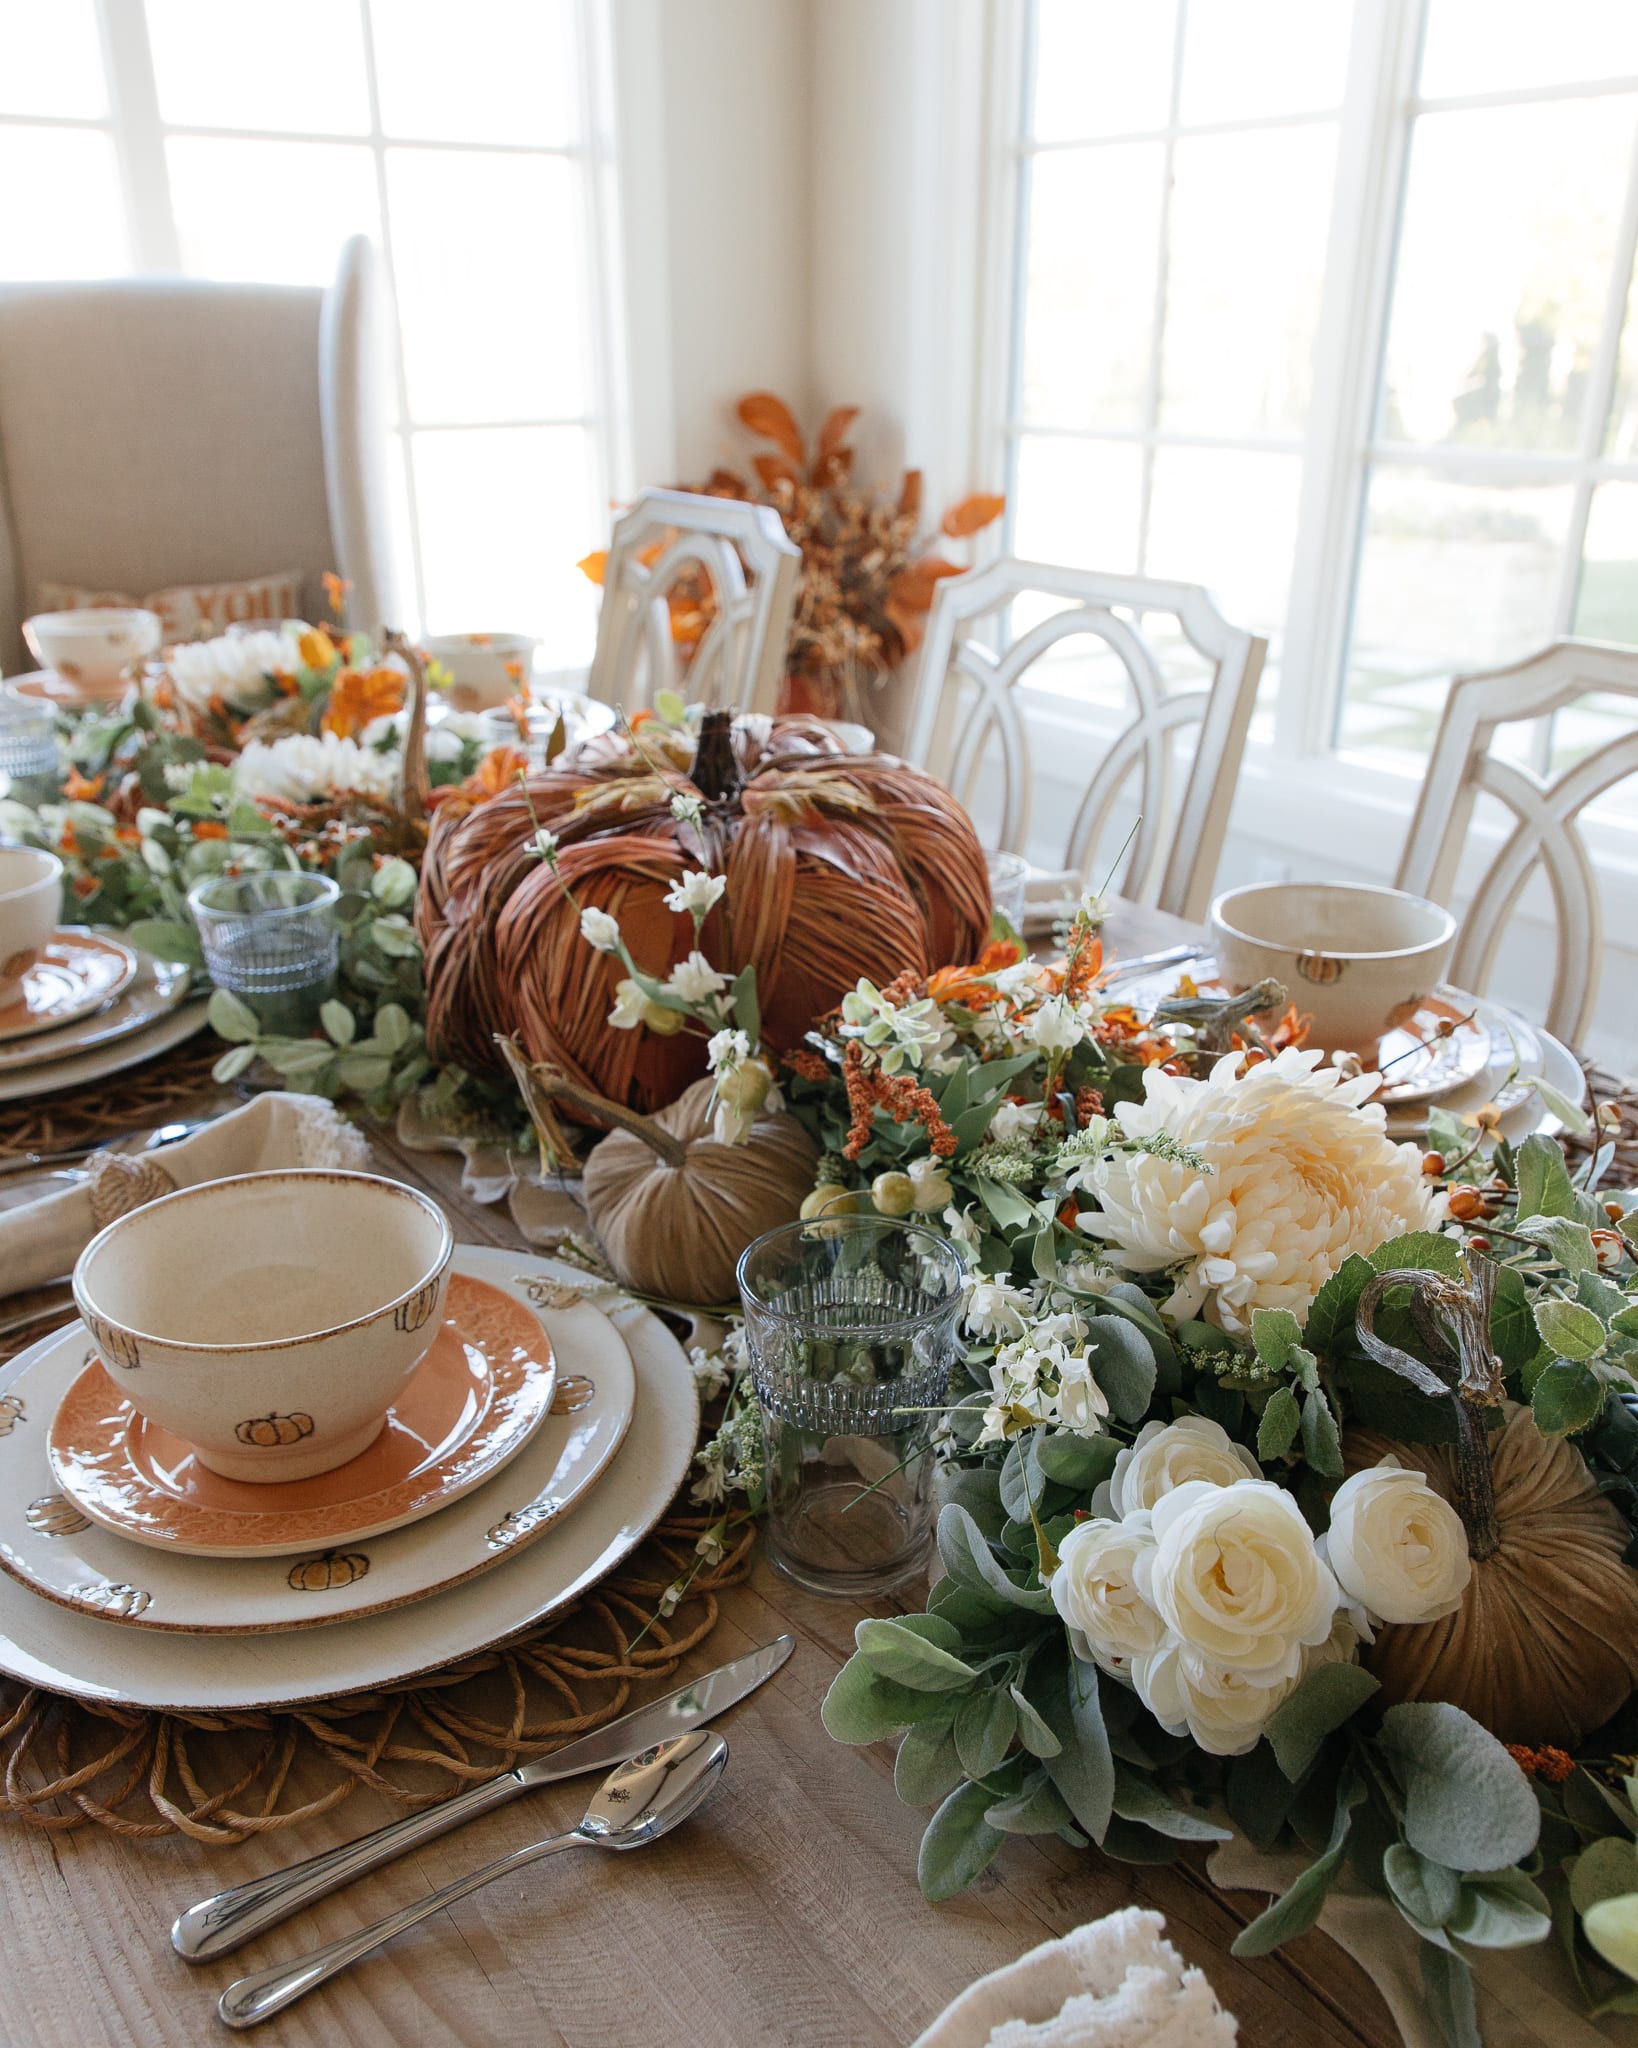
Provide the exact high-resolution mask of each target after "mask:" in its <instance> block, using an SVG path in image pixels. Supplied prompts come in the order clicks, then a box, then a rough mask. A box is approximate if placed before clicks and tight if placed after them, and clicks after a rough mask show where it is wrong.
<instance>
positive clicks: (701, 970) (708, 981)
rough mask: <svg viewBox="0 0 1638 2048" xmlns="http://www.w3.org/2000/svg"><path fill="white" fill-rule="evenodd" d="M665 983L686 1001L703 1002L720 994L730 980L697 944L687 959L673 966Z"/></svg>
mask: <svg viewBox="0 0 1638 2048" xmlns="http://www.w3.org/2000/svg"><path fill="white" fill-rule="evenodd" d="M665 985H666V987H667V988H668V989H670V991H671V993H672V994H673V995H674V996H681V997H682V999H683V1001H684V1002H685V1003H703V1002H704V1001H705V1000H706V998H707V997H708V996H714V995H718V994H720V993H721V991H722V990H723V989H725V988H726V987H727V986H728V981H727V977H726V976H725V975H721V974H719V973H718V972H717V970H716V969H715V968H714V967H713V966H712V965H711V963H710V961H709V960H707V959H706V957H705V955H704V954H703V953H702V952H701V951H700V950H699V948H698V947H697V946H696V947H695V948H694V950H693V952H692V953H690V954H689V956H688V958H687V959H686V960H679V961H678V962H677V964H676V966H675V967H673V968H672V970H671V972H670V974H669V975H668V976H667V977H666V984H665Z"/></svg>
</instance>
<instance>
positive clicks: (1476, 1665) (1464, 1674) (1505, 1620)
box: [1343, 1261, 1638, 1748]
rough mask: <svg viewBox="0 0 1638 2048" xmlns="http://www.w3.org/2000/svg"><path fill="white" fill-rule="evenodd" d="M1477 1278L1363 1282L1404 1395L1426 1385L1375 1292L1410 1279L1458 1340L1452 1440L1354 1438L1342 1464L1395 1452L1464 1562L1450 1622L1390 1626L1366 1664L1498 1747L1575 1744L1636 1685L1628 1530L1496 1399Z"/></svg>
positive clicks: (1530, 1423)
mask: <svg viewBox="0 0 1638 2048" xmlns="http://www.w3.org/2000/svg"><path fill="white" fill-rule="evenodd" d="M1475 1266H1476V1269H1477V1273H1478V1275H1479V1276H1481V1277H1479V1278H1478V1279H1477V1281H1476V1284H1475V1287H1474V1291H1473V1292H1471V1293H1469V1292H1467V1291H1466V1290H1463V1289H1460V1288H1459V1287H1458V1286H1457V1284H1456V1283H1455V1282H1452V1281H1450V1280H1448V1279H1447V1278H1446V1277H1445V1276H1443V1275H1436V1274H1428V1273H1422V1272H1397V1273H1385V1274H1383V1275H1381V1276H1380V1278H1379V1279H1378V1280H1375V1281H1372V1282H1371V1283H1370V1285H1369V1286H1368V1287H1367V1289H1366V1292H1365V1295H1364V1297H1362V1299H1361V1303H1360V1334H1361V1337H1362V1339H1363V1340H1364V1341H1365V1342H1366V1345H1367V1348H1368V1349H1370V1350H1371V1351H1372V1353H1373V1355H1374V1356H1375V1357H1376V1358H1377V1359H1378V1360H1379V1361H1380V1362H1381V1363H1383V1364H1385V1365H1389V1366H1391V1367H1393V1369H1394V1370H1396V1371H1398V1372H1400V1373H1401V1374H1402V1375H1403V1376H1404V1377H1406V1378H1412V1379H1413V1383H1416V1384H1418V1385H1420V1384H1421V1382H1419V1381H1414V1376H1413V1375H1412V1374H1411V1373H1410V1372H1409V1371H1407V1370H1406V1368H1407V1367H1408V1366H1410V1365H1414V1364H1417V1363H1418V1362H1417V1361H1415V1360H1412V1359H1410V1358H1409V1357H1408V1356H1407V1354H1405V1353H1404V1352H1401V1351H1397V1350H1396V1349H1395V1347H1393V1346H1391V1345H1387V1344H1384V1343H1382V1342H1381V1340H1380V1339H1377V1338H1376V1337H1375V1335H1374V1330H1373V1329H1372V1328H1371V1325H1372V1323H1373V1320H1374V1313H1375V1310H1376V1307H1377V1305H1378V1304H1379V1303H1380V1301H1381V1297H1382V1295H1383V1293H1384V1292H1386V1291H1387V1289H1389V1288H1390V1287H1397V1286H1402V1285H1404V1284H1405V1283H1407V1282H1410V1283H1412V1284H1413V1286H1414V1287H1415V1288H1416V1289H1417V1295H1418V1301H1417V1305H1418V1306H1419V1307H1424V1317H1423V1328H1424V1331H1426V1329H1427V1328H1428V1327H1429V1322H1428V1320H1427V1314H1426V1310H1427V1309H1428V1308H1431V1309H1432V1310H1433V1311H1434V1312H1435V1313H1436V1314H1438V1315H1439V1316H1440V1317H1441V1318H1442V1319H1443V1321H1444V1322H1445V1323H1446V1325H1447V1326H1448V1327H1449V1328H1450V1330H1451V1333H1452V1334H1453V1335H1455V1336H1456V1337H1457V1338H1458V1341H1459V1348H1460V1349H1461V1351H1462V1354H1463V1356H1462V1359H1461V1361H1460V1362H1459V1378H1457V1377H1455V1375H1454V1374H1453V1375H1452V1376H1451V1377H1452V1378H1453V1379H1454V1384H1449V1383H1447V1384H1446V1385H1445V1387H1444V1388H1443V1391H1444V1392H1446V1393H1452V1394H1454V1395H1455V1397H1456V1409H1457V1418H1458V1425H1459V1427H1458V1441H1457V1443H1456V1445H1455V1446H1453V1447H1450V1448H1446V1447H1444V1446H1440V1445H1431V1444H1410V1443H1399V1442H1395V1441H1393V1440H1391V1439H1389V1438H1388V1437H1385V1436H1381V1435H1378V1434H1377V1433H1376V1432H1374V1431H1371V1430H1366V1429H1350V1430H1349V1431H1348V1432H1347V1433H1346V1435H1345V1436H1344V1439H1343V1462H1344V1465H1345V1466H1346V1468H1347V1470H1348V1471H1349V1472H1350V1473H1352V1472H1356V1471H1358V1470H1360V1469H1361V1468H1362V1467H1365V1466H1369V1465H1375V1464H1377V1463H1378V1462H1379V1461H1380V1460H1381V1459H1382V1458H1383V1457H1384V1456H1386V1455H1387V1454H1388V1453H1390V1452H1391V1453H1392V1454H1393V1456H1394V1457H1396V1458H1397V1459H1398V1460H1399V1462H1400V1463H1401V1464H1402V1465H1405V1466H1407V1467H1410V1468H1412V1469H1414V1470H1416V1471H1420V1472H1422V1473H1423V1474H1424V1475H1425V1476H1426V1478H1427V1480H1428V1482H1429V1484H1430V1485H1432V1486H1433V1487H1434V1488H1435V1489H1436V1490H1437V1491H1438V1492H1439V1493H1441V1494H1443V1495H1444V1497H1445V1498H1446V1499H1447V1500H1449V1501H1450V1502H1451V1503H1452V1504H1453V1505H1454V1506H1455V1507H1456V1509H1457V1511H1458V1513H1460V1514H1461V1516H1462V1520H1463V1523H1464V1526H1465V1527H1466V1528H1467V1532H1468V1549H1469V1554H1470V1556H1471V1558H1472V1561H1473V1572H1472V1577H1471V1579H1470V1580H1469V1582H1468V1587H1467V1591H1466V1593H1465V1594H1464V1596H1463V1599H1462V1604H1461V1606H1460V1607H1459V1608H1458V1609H1457V1610H1456V1612H1455V1613H1454V1614H1450V1615H1446V1616H1445V1617H1444V1618H1443V1619H1442V1620H1439V1621H1431V1622H1421V1623H1414V1624H1410V1623H1407V1624H1398V1625H1393V1624H1390V1625H1386V1626H1384V1627H1382V1628H1381V1629H1379V1630H1378V1632H1377V1638H1376V1641H1375V1643H1374V1644H1373V1645H1371V1646H1370V1647H1368V1648H1367V1649H1364V1650H1362V1652H1361V1657H1362V1659H1363V1661H1364V1663H1365V1665H1366V1667H1367V1668H1368V1669H1369V1670H1370V1672H1371V1673H1372V1675H1373V1676H1374V1677H1375V1678H1377V1679H1378V1680H1380V1682H1381V1685H1382V1692H1383V1698H1384V1701H1385V1702H1393V1701H1399V1700H1448V1701H1449V1702H1450V1703H1451V1704H1452V1705H1454V1706H1458V1707H1461V1708H1462V1709H1463V1710H1464V1711H1465V1712H1467V1713H1469V1714H1471V1715H1472V1716H1473V1718H1474V1720H1476V1721H1478V1722H1479V1723H1481V1724H1482V1725H1483V1726H1484V1727H1486V1728H1488V1729H1489V1730H1490V1732H1491V1733H1492V1734H1493V1735H1496V1736H1499V1737H1500V1739H1501V1740H1502V1741H1503V1742H1517V1743H1528V1744H1530V1745H1532V1746H1539V1745H1541V1744H1543V1743H1556V1744H1558V1745H1560V1746H1562V1747H1565V1748H1573V1747H1574V1746H1575V1745H1576V1744H1577V1743H1579V1742H1580V1740H1581V1739H1582V1737H1583V1736H1585V1735H1587V1734H1588V1733H1590V1732H1591V1731H1592V1730H1593V1729H1595V1728H1598V1727H1599V1726H1601V1725H1602V1724H1603V1723H1604V1722H1605V1721H1607V1720H1608V1719H1609V1718H1610V1716H1611V1715H1612V1714H1614V1713H1616V1712H1617V1711H1618V1710H1619V1708H1620V1707H1621V1706H1623V1705H1624V1704H1625V1702H1626V1700H1627V1699H1628V1697H1629V1696H1630V1694H1631V1693H1632V1691H1633V1690H1634V1688H1635V1687H1638V1571H1634V1570H1633V1568H1632V1567H1631V1566H1630V1565H1628V1564H1626V1563H1624V1562H1623V1553H1624V1551H1625V1549H1626V1546H1627V1541H1628V1536H1629V1531H1628V1529H1627V1525H1626V1523H1625V1521H1624V1520H1623V1519H1622V1517H1621V1515H1620V1514H1619V1513H1618V1511H1617V1510H1616V1509H1615V1507H1614V1506H1613V1505H1612V1504H1611V1503H1610V1502H1609V1501H1607V1500H1606V1499H1604V1497H1603V1496H1602V1495H1601V1494H1600V1493H1599V1492H1598V1491H1597V1489H1596V1488H1595V1487H1594V1485H1593V1481H1592V1478H1591V1475H1590V1474H1589V1473H1588V1470H1587V1467H1586V1464H1585V1462H1584V1460H1583V1459H1582V1457H1581V1454H1580V1452H1579V1451H1577V1450H1576V1448H1575V1446H1574V1445H1573V1444H1571V1443H1569V1442H1567V1441H1565V1440H1564V1439H1563V1438H1553V1437H1545V1436H1543V1435H1542V1433H1541V1431H1540V1430H1539V1429H1538V1428H1537V1427H1536V1424H1535V1420H1534V1418H1533V1417H1532V1415H1531V1413H1530V1411H1529V1409H1528V1408H1521V1407H1519V1406H1517V1405H1516V1404H1515V1403H1512V1402H1503V1401H1502V1400H1501V1399H1500V1383H1499V1374H1498V1373H1497V1371H1496V1368H1495V1362H1494V1361H1493V1360H1492V1359H1491V1357H1490V1354H1489V1341H1488V1335H1487V1332H1488V1328H1489V1299H1488V1295H1489V1287H1490V1286H1493V1284H1494V1268H1493V1267H1487V1266H1486V1262H1484V1261H1475ZM1485 1275H1488V1284H1487V1280H1486V1278H1485V1277H1483V1276H1485ZM1464 1324H1465V1325H1466V1326H1467V1327H1466V1329H1465V1331H1464V1328H1463V1325H1464ZM1464 1336H1465V1338H1466V1340H1467V1341H1466V1342H1465V1343H1463V1342H1461V1340H1462V1339H1463V1338H1464ZM1452 1365H1453V1366H1456V1365H1458V1361H1455V1360H1453V1361H1452ZM1422 1369H1423V1370H1424V1371H1425V1370H1426V1368H1422ZM1422 1390H1423V1391H1424V1392H1431V1391H1432V1389H1430V1388H1428V1387H1426V1386H1423V1389H1422ZM1496 1407H1500V1408H1501V1411H1502V1422H1501V1426H1500V1428H1499V1429H1494V1430H1486V1428H1485V1426H1484V1417H1483V1411H1484V1410H1485V1409H1486V1408H1490V1409H1494V1408H1496Z"/></svg>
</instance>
